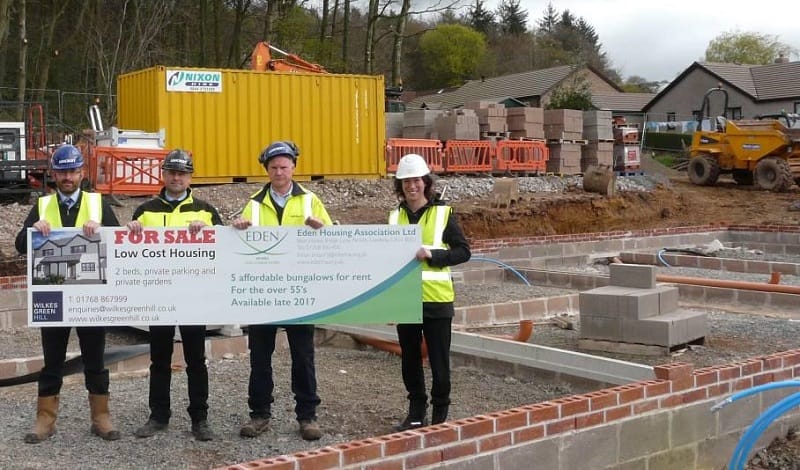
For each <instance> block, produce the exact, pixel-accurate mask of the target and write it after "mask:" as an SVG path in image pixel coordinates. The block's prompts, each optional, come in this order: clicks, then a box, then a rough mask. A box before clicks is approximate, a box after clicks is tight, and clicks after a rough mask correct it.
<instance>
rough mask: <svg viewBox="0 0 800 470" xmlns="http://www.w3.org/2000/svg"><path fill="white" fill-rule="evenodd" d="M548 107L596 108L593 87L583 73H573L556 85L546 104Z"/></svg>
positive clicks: (584, 109)
mask: <svg viewBox="0 0 800 470" xmlns="http://www.w3.org/2000/svg"><path fill="white" fill-rule="evenodd" d="M545 107H546V108H547V109H580V110H583V111H588V110H591V109H594V105H593V104H592V89H591V86H590V85H589V81H588V80H586V77H585V76H584V75H583V74H581V73H578V74H573V75H572V76H571V77H569V78H567V79H566V80H565V81H564V82H562V83H561V84H560V85H558V86H557V87H556V89H555V90H553V92H552V93H551V94H550V99H549V100H548V102H547V105H546V106H545Z"/></svg>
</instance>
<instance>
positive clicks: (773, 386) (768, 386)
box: [711, 380, 800, 413]
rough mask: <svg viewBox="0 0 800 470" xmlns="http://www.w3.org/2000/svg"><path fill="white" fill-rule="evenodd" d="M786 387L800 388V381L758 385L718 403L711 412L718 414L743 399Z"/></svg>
mask: <svg viewBox="0 0 800 470" xmlns="http://www.w3.org/2000/svg"><path fill="white" fill-rule="evenodd" d="M786 387H800V380H783V381H781V382H770V383H767V384H763V385H757V386H755V387H752V388H748V389H747V390H742V391H741V392H736V393H734V394H733V395H731V396H729V397H728V398H726V399H724V400H722V401H721V402H719V403H717V404H716V405H714V406H712V407H711V411H712V412H714V413H716V412H717V411H719V410H721V409H722V408H723V407H724V406H726V405H729V404H731V403H733V402H735V401H736V400H739V399H741V398H745V397H749V396H750V395H755V394H756V393H761V392H766V391H768V390H774V389H776V388H786Z"/></svg>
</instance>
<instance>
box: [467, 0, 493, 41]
mask: <svg viewBox="0 0 800 470" xmlns="http://www.w3.org/2000/svg"><path fill="white" fill-rule="evenodd" d="M467 22H468V24H469V26H470V27H471V28H472V29H474V30H475V31H480V32H481V33H483V34H485V35H486V36H489V35H490V34H492V33H494V29H495V21H494V15H493V14H492V12H491V11H489V10H487V9H486V7H485V6H484V4H483V0H475V5H474V6H472V7H470V9H469V14H468V15H467Z"/></svg>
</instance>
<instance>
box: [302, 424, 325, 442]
mask: <svg viewBox="0 0 800 470" xmlns="http://www.w3.org/2000/svg"><path fill="white" fill-rule="evenodd" d="M300 437H302V438H303V439H304V440H306V441H316V440H318V439H319V438H321V437H322V430H321V429H320V428H319V424H317V421H316V420H313V419H309V420H304V421H300Z"/></svg>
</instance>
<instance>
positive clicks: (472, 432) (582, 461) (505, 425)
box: [222, 350, 800, 470]
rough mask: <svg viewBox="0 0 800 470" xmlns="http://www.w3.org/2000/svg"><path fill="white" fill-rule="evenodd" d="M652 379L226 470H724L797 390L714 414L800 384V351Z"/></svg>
mask: <svg viewBox="0 0 800 470" xmlns="http://www.w3.org/2000/svg"><path fill="white" fill-rule="evenodd" d="M655 372H656V377H657V380H650V381H643V382H635V383H631V384H628V385H622V386H617V387H612V388H607V389H603V390H598V391H595V392H591V393H586V394H582V395H573V396H570V397H565V398H560V399H557V400H552V401H548V402H543V403H536V404H531V405H528V406H521V407H518V408H512V409H509V410H503V411H497V412H493V413H487V414H485V415H480V416H474V417H470V418H465V419H460V420H456V421H451V422H448V423H444V424H441V425H436V426H428V427H425V428H421V429H418V430H414V431H406V432H400V433H395V434H389V435H385V436H377V437H373V438H369V439H365V440H361V441H353V442H348V443H343V444H338V445H335V446H330V447H324V448H322V449H317V450H313V451H306V452H299V453H296V454H291V455H282V456H277V457H269V458H265V459H263V460H257V461H253V462H247V463H242V464H239V465H233V466H228V467H222V468H226V469H229V470H244V469H287V470H288V469H292V470H299V469H312V468H313V469H327V468H350V469H365V470H366V469H371V470H378V469H387V470H388V469H398V470H399V469H409V468H419V467H426V466H436V468H459V469H476V470H477V469H482V470H483V469H498V470H499V469H508V468H532V466H531V465H532V462H536V468H543V469H581V468H583V469H606V468H608V469H610V468H619V469H640V468H648V469H650V470H655V469H675V468H720V467H721V466H723V465H724V464H726V463H727V461H728V459H729V458H730V456H731V454H732V452H733V449H734V447H735V446H736V443H737V442H738V439H739V437H740V436H741V433H742V432H743V431H744V430H745V429H746V428H747V427H748V426H749V425H750V424H751V423H752V421H753V420H754V419H756V418H757V417H758V416H759V415H760V414H761V413H762V412H763V411H764V410H765V409H766V408H768V407H769V406H770V405H772V404H773V403H775V402H777V401H778V400H779V399H781V398H783V397H784V396H786V395H787V394H788V393H790V392H781V391H770V392H765V393H761V394H758V395H755V396H753V397H749V398H746V399H742V400H739V401H736V402H734V403H732V404H730V405H728V406H727V407H725V408H723V409H722V410H721V411H719V412H718V413H712V412H711V411H710V408H711V406H712V405H713V404H715V403H717V402H719V401H721V400H722V399H723V398H725V397H727V396H728V395H729V394H731V393H733V392H736V391H740V390H744V389H748V388H751V387H753V386H755V385H760V384H764V383H769V382H773V381H780V380H787V379H792V378H795V377H798V375H800V350H792V351H786V352H783V353H778V354H773V355H770V356H764V357H759V358H754V359H752V360H748V361H744V362H738V363H733V364H729V365H724V366H717V367H708V368H703V369H698V370H693V367H692V365H691V364H686V363H681V362H676V363H671V364H667V365H664V366H657V367H655ZM784 390H785V389H784ZM789 390H791V391H794V389H789ZM798 422H800V415H799V414H798V412H796V411H795V412H793V413H792V414H791V415H790V416H788V417H785V418H783V419H781V420H779V421H777V422H775V423H773V425H772V426H771V427H770V428H769V429H768V431H767V433H766V434H765V436H764V438H762V440H761V441H760V444H761V445H765V444H766V443H768V442H769V440H771V439H772V438H774V437H775V436H777V435H779V434H783V433H785V432H786V430H787V428H788V426H790V425H793V424H796V423H798Z"/></svg>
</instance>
